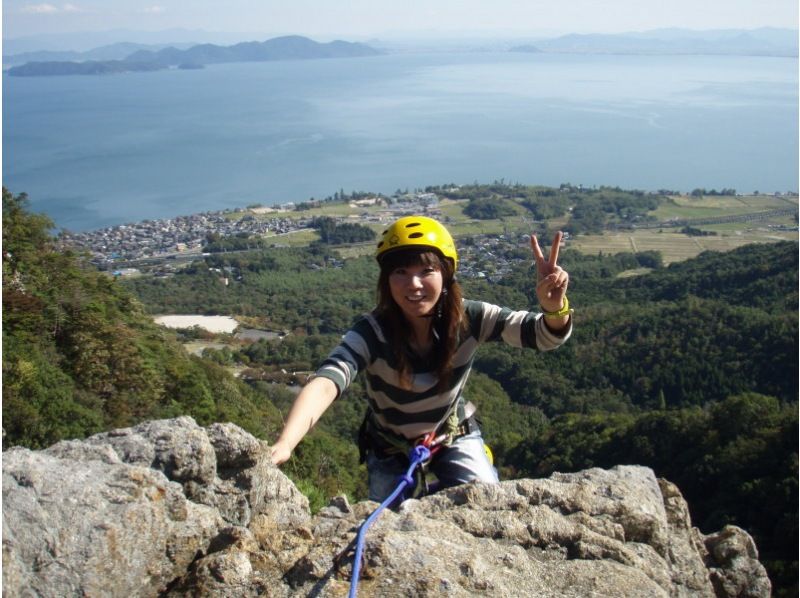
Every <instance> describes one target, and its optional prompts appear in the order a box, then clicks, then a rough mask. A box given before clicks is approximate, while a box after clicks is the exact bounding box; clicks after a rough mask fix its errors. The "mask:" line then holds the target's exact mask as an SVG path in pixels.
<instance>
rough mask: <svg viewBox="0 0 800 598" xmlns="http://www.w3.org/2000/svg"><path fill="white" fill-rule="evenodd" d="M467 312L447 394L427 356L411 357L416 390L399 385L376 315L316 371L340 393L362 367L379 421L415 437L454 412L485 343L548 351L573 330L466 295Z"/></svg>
mask: <svg viewBox="0 0 800 598" xmlns="http://www.w3.org/2000/svg"><path fill="white" fill-rule="evenodd" d="M464 312H465V317H466V319H467V322H468V327H467V329H468V332H467V333H466V334H464V335H463V338H461V339H460V342H459V345H458V348H457V350H456V353H455V356H454V358H453V373H452V376H451V377H450V384H449V388H448V389H447V390H446V391H445V392H442V393H437V392H436V386H437V381H438V378H437V376H436V372H435V371H431V369H430V366H429V362H427V361H426V360H422V359H419V360H413V359H412V361H411V368H412V378H411V388H410V389H404V388H401V387H400V381H399V380H400V379H399V374H398V371H397V369H396V361H395V358H394V355H393V352H392V350H391V346H390V345H389V343H388V342H387V340H386V337H385V335H384V329H383V327H382V326H381V323H380V321H379V320H378V318H376V316H375V314H374V313H372V314H366V315H364V316H362V317H361V318H360V319H359V320H358V321H356V323H355V324H354V325H353V327H352V328H351V329H350V330H348V331H347V333H346V334H345V335H344V336H343V337H342V342H341V343H340V344H339V345H338V346H337V347H336V348H335V349H334V350H333V351H332V352H331V353H330V355H329V356H328V357H327V359H325V361H323V362H322V365H321V366H320V367H319V369H318V370H317V372H316V374H315V375H316V376H321V377H324V378H329V379H330V380H332V381H333V383H334V384H335V385H336V387H337V388H338V390H339V396H341V394H342V392H344V390H345V389H346V388H347V387H348V386H349V385H350V383H351V382H352V381H353V380H354V379H355V377H356V375H357V374H358V372H360V371H363V372H364V373H365V379H366V389H367V397H368V401H369V406H370V408H371V409H372V411H373V413H374V414H375V420H376V421H377V423H378V424H379V425H380V426H382V427H383V428H385V429H387V430H390V431H391V432H394V433H395V434H398V435H400V436H404V437H405V438H408V439H415V438H418V437H420V436H422V435H423V434H426V433H428V432H430V431H431V430H434V429H436V428H437V427H438V425H439V424H440V423H441V422H442V421H443V420H444V419H445V418H446V416H447V415H448V414H449V408H450V406H451V405H452V404H453V403H454V402H455V401H456V400H457V399H458V398H459V397H460V396H461V392H462V390H463V389H464V385H465V384H466V382H467V378H468V377H469V373H470V370H471V369H472V362H473V359H474V356H475V351H476V350H477V349H478V347H479V346H480V344H481V343H484V342H487V341H503V342H506V343H508V344H509V345H512V346H514V347H530V348H536V349H538V350H540V351H548V350H551V349H555V348H557V347H559V346H560V345H562V344H563V343H564V342H565V341H566V340H567V339H568V338H569V336H570V334H571V333H572V322H571V321H570V325H569V328H568V329H567V331H566V333H565V334H562V335H556V334H553V333H552V332H550V331H549V330H548V329H547V327H546V326H545V324H544V319H543V318H542V314H538V313H533V312H527V311H512V310H511V309H508V308H506V307H498V306H497V305H492V304H490V303H484V302H481V301H470V300H468V299H465V300H464Z"/></svg>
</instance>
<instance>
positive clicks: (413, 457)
mask: <svg viewBox="0 0 800 598" xmlns="http://www.w3.org/2000/svg"><path fill="white" fill-rule="evenodd" d="M430 456H431V450H430V449H429V448H428V447H427V446H424V445H422V444H418V445H417V446H415V447H414V448H413V449H411V453H410V454H409V455H408V460H409V461H410V462H411V464H410V465H409V466H408V470H407V471H406V473H405V475H404V476H403V477H401V478H400V482H399V483H398V484H397V488H395V489H394V492H392V493H391V494H390V495H389V496H388V497H387V498H386V500H384V501H383V502H382V503H381V504H380V506H379V507H378V508H377V509H375V510H374V511H373V512H372V514H371V515H370V516H369V517H367V520H366V521H364V523H362V524H361V528H360V529H359V530H358V538H357V540H356V554H355V557H354V558H353V574H352V576H351V577H350V594H349V597H350V598H356V594H357V593H358V578H359V577H360V575H361V557H362V555H363V553H364V540H365V539H366V537H367V529H369V526H370V525H372V524H373V523H374V522H375V520H376V519H377V518H378V517H379V516H380V514H381V512H382V511H383V510H384V509H385V508H386V507H388V506H389V505H391V504H392V503H393V502H394V501H395V499H396V498H397V497H398V496H400V494H401V493H402V492H403V490H405V487H406V486H410V485H413V484H414V478H413V474H414V470H415V469H416V468H417V467H419V465H420V464H421V463H424V462H425V461H427V460H428V459H429V458H430Z"/></svg>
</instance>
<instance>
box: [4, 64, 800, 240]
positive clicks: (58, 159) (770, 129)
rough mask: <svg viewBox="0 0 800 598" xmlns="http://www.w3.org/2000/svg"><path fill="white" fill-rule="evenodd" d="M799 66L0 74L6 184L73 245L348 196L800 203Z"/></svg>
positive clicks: (296, 67) (326, 67)
mask: <svg viewBox="0 0 800 598" xmlns="http://www.w3.org/2000/svg"><path fill="white" fill-rule="evenodd" d="M797 73H798V63H797V59H795V58H766V57H732V56H655V57H654V56H581V55H554V54H529V55H528V54H512V53H502V54H501V53H489V54H482V53H475V54H427V55H424V54H405V55H387V56H378V57H370V58H357V59H341V60H340V59H336V60H311V61H292V62H272V63H256V64H227V65H217V66H210V67H207V68H206V69H204V70H199V71H160V72H155V73H137V74H124V75H111V76H103V77H47V78H20V77H8V76H6V75H4V76H3V184H4V185H5V186H6V187H8V188H9V189H10V190H11V191H12V192H14V193H19V192H22V191H25V192H27V193H28V195H29V197H30V199H31V204H32V207H33V209H35V210H37V211H43V212H45V213H47V214H49V215H50V216H51V217H52V218H53V219H54V220H55V222H56V224H57V226H59V227H63V228H68V229H70V230H74V231H81V230H89V229H95V228H101V227H105V226H109V225H113V224H120V223H124V222H132V221H138V220H143V219H156V218H165V217H170V216H175V215H181V214H191V213H197V212H202V211H207V210H220V209H224V208H228V207H240V206H245V205H248V204H252V203H262V204H265V205H271V204H276V203H284V202H289V201H304V200H307V199H309V198H311V197H315V198H322V197H326V196H328V195H333V193H334V192H336V191H338V190H340V189H344V190H345V191H347V192H349V191H352V190H364V191H376V192H384V193H393V192H394V191H395V190H396V189H398V188H400V189H406V188H410V189H413V188H421V187H424V186H426V185H437V184H447V183H457V184H458V183H471V182H473V181H478V182H482V183H488V182H492V181H494V180H500V179H504V180H505V181H506V182H519V183H525V184H543V185H559V184H561V183H564V182H571V183H574V184H583V185H587V186H592V185H614V186H617V185H618V186H621V187H623V188H637V189H645V190H657V189H673V190H682V191H691V190H692V189H695V188H697V187H705V188H708V189H711V188H716V189H721V188H723V187H727V188H735V189H737V190H738V191H743V192H750V191H756V190H758V191H761V192H773V191H788V190H797V188H798V74H797Z"/></svg>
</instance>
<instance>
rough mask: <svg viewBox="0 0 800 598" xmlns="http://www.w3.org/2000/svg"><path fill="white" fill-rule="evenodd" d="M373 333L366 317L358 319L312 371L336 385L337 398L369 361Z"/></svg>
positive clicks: (315, 375) (316, 375)
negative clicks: (315, 369)
mask: <svg viewBox="0 0 800 598" xmlns="http://www.w3.org/2000/svg"><path fill="white" fill-rule="evenodd" d="M374 334H375V331H374V330H373V329H372V326H371V325H370V323H369V322H368V317H365V318H362V319H360V320H359V321H358V322H356V323H355V324H354V325H353V327H352V328H351V329H350V330H348V331H347V333H345V335H344V336H343V337H342V340H341V341H340V342H339V344H338V345H337V346H336V347H335V348H334V349H333V351H331V352H330V354H329V355H328V357H326V358H325V360H324V361H323V362H322V363H321V364H320V366H319V368H317V371H316V372H315V373H314V377H322V378H328V379H329V380H331V381H332V382H333V383H334V384H335V385H336V388H337V390H338V395H337V398H338V397H340V396H341V395H342V393H343V392H344V391H345V390H347V388H348V387H349V386H350V384H351V383H352V382H353V380H355V378H356V376H357V375H358V372H360V371H361V370H363V369H364V368H365V367H366V366H367V365H368V364H369V363H370V361H371V359H372V357H371V355H372V349H371V347H372V346H373V345H374V339H372V337H373V336H374Z"/></svg>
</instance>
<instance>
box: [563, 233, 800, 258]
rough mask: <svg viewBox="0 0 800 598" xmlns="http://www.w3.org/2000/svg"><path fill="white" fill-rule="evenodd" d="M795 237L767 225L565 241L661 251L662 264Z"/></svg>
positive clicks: (580, 246) (600, 248) (608, 249)
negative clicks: (694, 233) (702, 233)
mask: <svg viewBox="0 0 800 598" xmlns="http://www.w3.org/2000/svg"><path fill="white" fill-rule="evenodd" d="M775 241H797V231H780V232H778V231H772V230H769V229H767V228H764V229H752V230H741V231H733V232H730V233H726V234H724V235H722V234H720V235H718V236H711V237H691V236H688V235H684V234H682V233H679V232H677V229H675V230H674V231H673V230H670V229H664V230H663V232H659V230H658V229H647V230H636V231H626V232H624V233H606V234H603V235H581V236H578V237H574V238H572V239H570V240H569V241H568V242H567V247H570V248H572V249H576V250H578V251H580V252H581V253H586V254H597V253H600V252H602V253H620V252H624V251H660V252H661V254H662V256H663V258H664V263H665V264H670V263H672V262H679V261H682V260H687V259H690V258H693V257H695V256H697V255H699V254H700V253H702V252H703V251H730V250H732V249H736V248H737V247H741V246H742V245H748V244H750V243H771V242H775Z"/></svg>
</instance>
